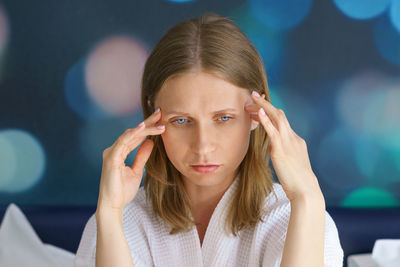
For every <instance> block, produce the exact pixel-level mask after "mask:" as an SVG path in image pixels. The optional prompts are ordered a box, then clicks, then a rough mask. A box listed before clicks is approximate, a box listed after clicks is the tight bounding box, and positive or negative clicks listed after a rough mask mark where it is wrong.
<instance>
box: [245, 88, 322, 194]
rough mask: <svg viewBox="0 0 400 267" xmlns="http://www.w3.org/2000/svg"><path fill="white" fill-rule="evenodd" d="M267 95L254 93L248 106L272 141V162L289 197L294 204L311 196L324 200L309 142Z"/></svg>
mask: <svg viewBox="0 0 400 267" xmlns="http://www.w3.org/2000/svg"><path fill="white" fill-rule="evenodd" d="M263 96H264V95H263ZM263 96H262V97H260V96H257V94H254V91H253V94H251V98H252V99H253V101H254V103H253V104H250V105H248V106H245V110H246V111H248V112H249V113H250V118H251V119H253V120H255V121H258V122H260V123H261V124H262V126H263V127H264V129H265V131H266V133H267V135H268V137H269V139H270V145H269V147H268V150H269V152H270V155H271V161H272V164H273V166H274V169H275V173H276V175H277V177H278V179H279V182H280V184H281V185H282V188H283V190H284V191H285V193H286V196H287V198H288V199H289V200H290V201H291V202H292V201H294V200H297V199H299V198H300V199H302V200H303V199H304V198H307V197H322V199H323V194H322V191H321V189H320V187H319V184H318V180H317V177H316V176H315V174H314V172H313V171H312V168H311V164H310V160H309V157H308V151H307V144H306V142H305V141H304V139H303V138H301V137H300V136H298V135H297V134H296V133H295V132H294V131H293V130H292V128H291V127H290V124H289V122H288V120H287V118H286V115H285V113H284V112H283V110H281V109H279V108H276V107H274V106H273V105H272V104H271V103H270V102H269V101H267V100H265V99H264V98H263Z"/></svg>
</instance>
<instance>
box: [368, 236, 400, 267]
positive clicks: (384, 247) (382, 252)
mask: <svg viewBox="0 0 400 267" xmlns="http://www.w3.org/2000/svg"><path fill="white" fill-rule="evenodd" d="M372 259H373V260H374V261H375V262H376V263H377V265H378V266H379V267H398V266H400V239H378V240H375V244H374V247H373V249H372Z"/></svg>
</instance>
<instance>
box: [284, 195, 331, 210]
mask: <svg viewBox="0 0 400 267" xmlns="http://www.w3.org/2000/svg"><path fill="white" fill-rule="evenodd" d="M290 204H291V206H292V207H312V208H321V209H324V210H325V208H326V205H325V198H324V195H323V194H322V192H321V193H310V194H301V195H298V196H297V197H295V198H294V199H292V200H291V201H290Z"/></svg>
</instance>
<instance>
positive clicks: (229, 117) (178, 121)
mask: <svg viewBox="0 0 400 267" xmlns="http://www.w3.org/2000/svg"><path fill="white" fill-rule="evenodd" d="M219 118H225V119H222V120H221V121H222V122H228V121H230V120H231V119H233V118H232V117H231V116H221V117H219ZM185 121H187V119H182V118H180V119H176V120H174V121H172V122H176V123H177V124H178V125H183V124H184V122H185ZM180 122H181V123H180Z"/></svg>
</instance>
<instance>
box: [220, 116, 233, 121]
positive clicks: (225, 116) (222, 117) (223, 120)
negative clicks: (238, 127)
mask: <svg viewBox="0 0 400 267" xmlns="http://www.w3.org/2000/svg"><path fill="white" fill-rule="evenodd" d="M220 118H229V120H230V119H232V117H230V116H222V117H220ZM222 121H228V120H222Z"/></svg>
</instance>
